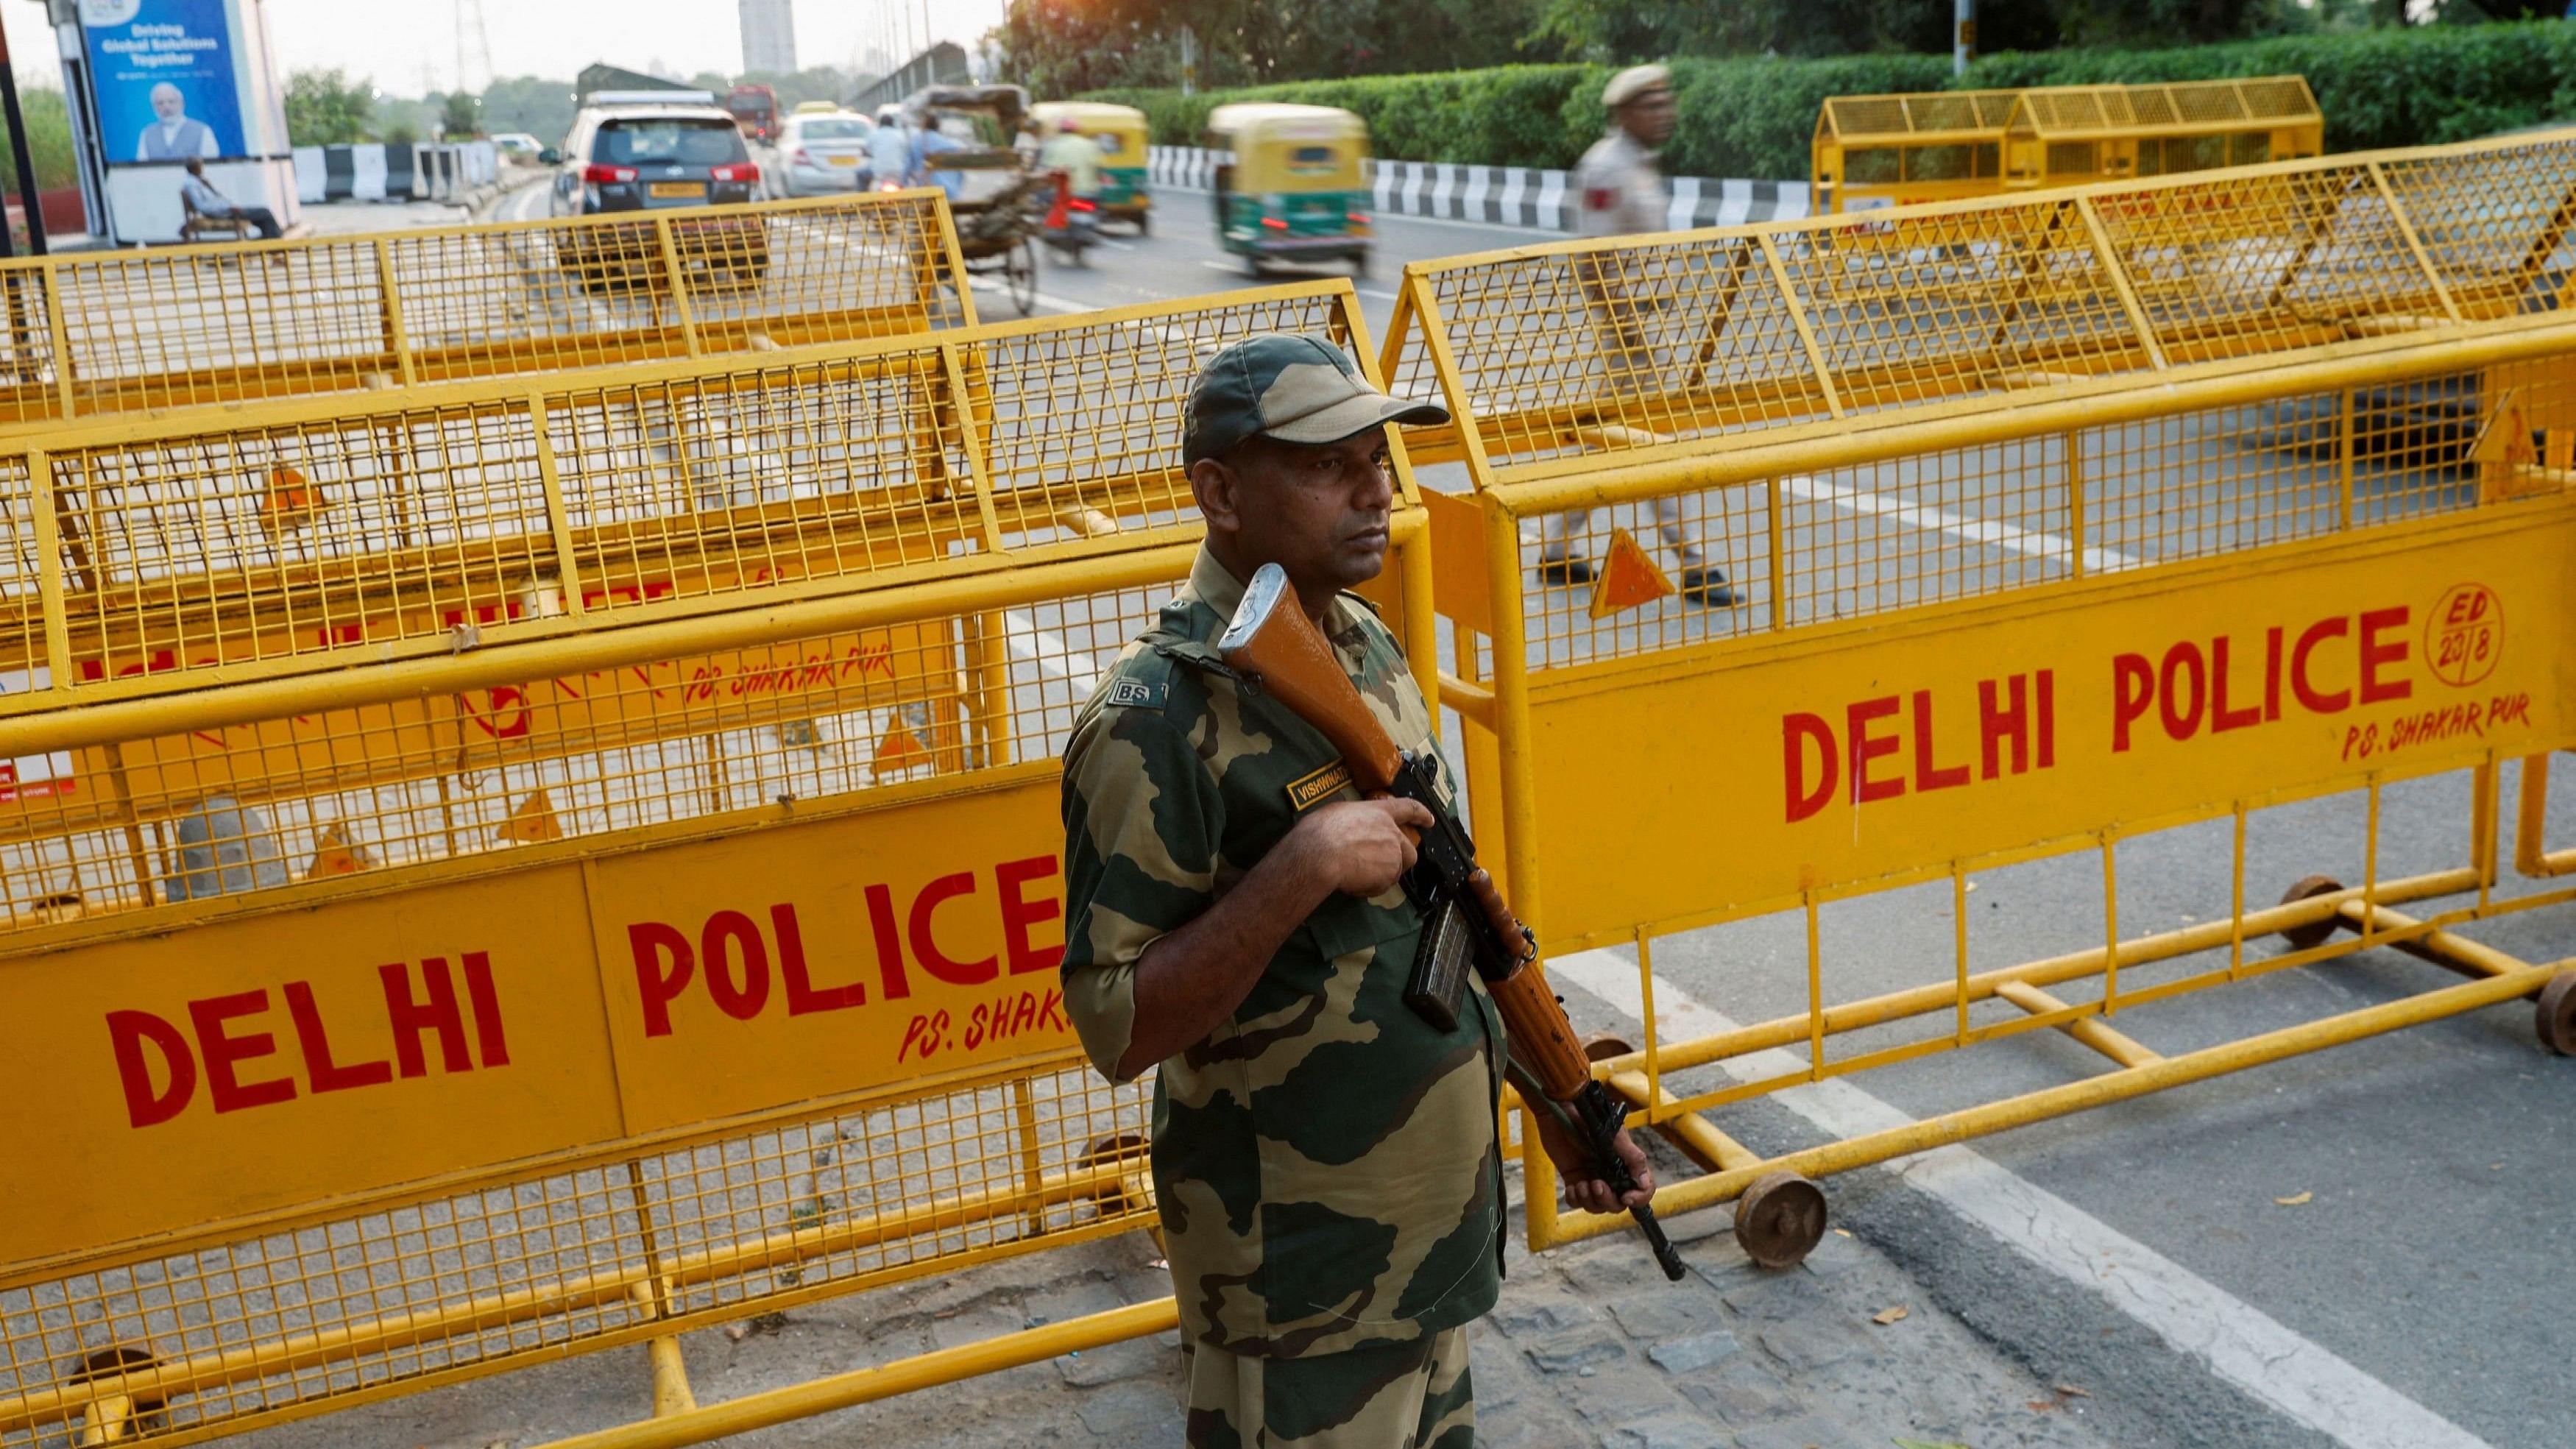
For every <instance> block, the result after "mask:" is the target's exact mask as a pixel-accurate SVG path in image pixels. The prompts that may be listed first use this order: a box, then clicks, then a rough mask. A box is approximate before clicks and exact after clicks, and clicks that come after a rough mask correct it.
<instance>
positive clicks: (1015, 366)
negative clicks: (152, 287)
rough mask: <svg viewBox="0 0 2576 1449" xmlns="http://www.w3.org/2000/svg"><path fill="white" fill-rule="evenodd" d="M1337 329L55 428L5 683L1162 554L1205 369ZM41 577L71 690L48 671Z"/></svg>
mask: <svg viewBox="0 0 2576 1449" xmlns="http://www.w3.org/2000/svg"><path fill="white" fill-rule="evenodd" d="M1338 306H1339V304H1338V303H1337V302H1336V301H1335V300H1334V299H1333V297H1332V296H1331V294H1330V293H1329V291H1327V290H1326V289H1324V288H1319V287H1311V286H1310V287H1307V288H1303V289H1297V290H1293V291H1289V292H1287V293H1286V294H1284V295H1283V294H1279V293H1273V294H1269V295H1266V296H1256V297H1253V298H1248V299H1246V300H1244V301H1240V302H1232V301H1229V302H1226V303H1222V304H1217V305H1207V306H1192V305H1187V304H1175V305H1174V306H1172V307H1170V308H1168V309H1160V310H1158V311H1155V312H1150V313H1146V314H1142V315H1139V316H1134V317H1129V318H1123V319H1119V320H1108V321H1102V320H1091V319H1084V320H1069V321H1065V322H1055V323H1049V324H1046V325H1044V326H1028V325H1025V324H1021V325H1014V326H1011V327H1001V328H993V329H989V330H986V331H983V332H975V333H965V332H961V333H958V334H956V335H955V336H954V337H949V338H943V339H940V340H922V341H918V342H915V341H910V340H907V339H903V338H885V339H879V340H877V341H874V342H871V343H866V344H861V345H858V346H856V347H854V348H853V350H852V352H851V354H850V355H849V356H848V357H846V358H841V359H834V360H829V361H809V362H799V363H793V364H780V365H777V366H771V367H750V366H745V365H744V363H743V362H742V360H740V359H735V360H733V361H731V362H721V361H715V362H701V363H676V364H674V363H664V364H655V365H651V366H646V367H636V368H625V369H616V370H610V371H605V372H600V373H593V374H575V375H572V376H569V377H565V378H561V379H557V380H553V381H552V382H551V383H550V385H548V386H547V387H545V388H543V389H542V390H539V389H534V388H532V389H531V390H530V391H529V392H527V393H524V394H519V395H515V396H502V397H493V396H490V394H489V392H488V390H477V389H472V388H454V389H413V390H405V391H404V392H402V393H401V394H399V395H398V396H399V400H398V401H396V402H394V403H391V404H385V405H379V406H377V407H373V408H367V409H356V408H352V409H349V410H347V411H346V412H335V413H334V414H332V415H326V416H322V417H319V418H313V419H312V420H310V421H302V420H295V421H279V422H276V423H272V424H267V425H258V424H253V423H247V422H245V420H243V419H242V418H239V417H229V416H228V417H224V418H221V419H215V418H211V417H207V416H205V415H189V416H183V417H182V418H179V419H174V420H171V421H169V422H167V423H164V424H163V425H161V426H158V427H153V428H145V429H136V428H133V427H116V428H106V429H83V428H74V429H65V430H62V431H59V432H58V433H56V434H54V435H51V436H49V438H48V439H47V447H46V449H45V450H44V457H45V459H46V468H47V487H48V491H49V496H50V500H51V502H50V512H51V516H52V517H53V518H54V520H55V523H56V531H57V533H58V547H57V548H56V550H55V551H54V553H52V554H51V555H46V554H44V553H42V552H41V551H38V550H36V549H35V538H34V535H33V532H32V528H33V522H34V520H33V519H32V516H29V515H27V510H28V509H29V508H30V507H31V506H32V505H30V504H28V503H26V502H24V501H23V500H24V499H25V498H26V491H27V485H26V484H25V482H24V481H23V479H24V477H25V476H26V475H25V469H26V466H27V460H28V458H29V457H30V456H32V454H30V453H25V452H21V453H18V454H16V455H14V456H13V455H11V454H9V453H6V452H0V489H11V488H14V490H15V491H14V493H9V494H5V495H0V497H5V498H15V499H18V500H22V501H20V502H17V503H15V504H13V505H11V508H12V511H11V513H10V514H9V515H8V517H9V520H10V522H11V523H13V524H15V525H19V533H18V536H19V537H20V540H21V541H20V542H19V545H18V547H17V548H16V549H15V550H13V551H12V552H11V553H10V554H9V555H8V556H7V557H5V558H0V571H5V573H0V671H10V670H15V671H17V672H18V673H19V674H22V675H28V676H30V677H32V675H33V672H34V671H37V670H44V671H47V673H46V674H45V676H44V677H45V678H46V680H47V681H49V682H54V681H59V682H60V683H61V684H62V685H63V686H64V688H65V689H66V690H68V691H70V692H74V693H78V692H82V691H89V692H93V693H95V694H97V695H102V696H103V695H125V694H132V693H137V692H147V693H158V692H165V691H167V690H170V689H176V688H185V687H190V686H192V685H194V684H196V683H200V682H203V681H204V680H206V679H210V678H216V677H237V676H227V675H226V672H227V671H234V670H238V669H239V668H241V667H244V666H257V667H258V668H259V669H261V670H262V671H264V672H269V673H274V672H277V671H279V670H287V669H293V670H302V669H323V668H333V667H337V666H338V665H340V664H343V663H346V662H348V661H350V660H352V659H364V660H377V659H381V658H385V657H388V655H389V654H406V653H407V654H413V655H417V654H421V653H426V652H436V651H439V650H442V649H446V648H449V647H466V646H488V645H494V644H501V643H507V642H510V641H512V640H514V639H523V638H528V637H534V636H536V635H538V634H542V633H559V632H562V631H564V630H566V629H569V628H576V627H590V626H594V625H596V624H598V623H600V622H602V621H604V620H609V619H614V620H618V621H623V620H625V619H627V618H646V617H653V616H656V615H657V614H667V613H669V612H671V611H673V610H676V609H684V608H689V607H692V606H703V605H704V604H705V603H706V602H707V601H709V600H721V599H733V598H755V597H775V596H780V595H784V594H791V593H802V592H811V591H812V590H814V589H816V588H818V587H830V586H832V585H833V584H834V583H835V581H860V580H866V579H869V578H871V577H883V576H888V575H890V574H892V573H893V572H894V571H896V570H904V569H912V570H920V569H937V568H941V567H947V568H957V567H963V566H966V565H969V564H972V563H973V562H974V560H973V559H972V558H971V557H969V556H971V555H978V554H987V555H989V554H994V553H1004V554H1020V553H1025V552H1029V551H1033V550H1039V549H1051V548H1058V547H1060V546H1063V545H1066V544H1067V543H1068V542H1071V541H1078V540H1081V539H1083V538H1086V537H1093V536H1100V535H1104V534H1106V533H1109V532H1113V531H1116V530H1118V529H1121V528H1130V529H1132V528H1135V527H1155V526H1161V525H1167V524H1170V523H1172V522H1174V521H1176V520H1177V519H1179V518H1180V517H1182V516H1183V515H1184V514H1185V513H1186V511H1187V510H1188V508H1189V506H1190V502H1189V488H1188V484H1187V481H1186V480H1185V478H1184V477H1183V475H1182V472H1181V469H1180V442H1181V439H1180V428H1181V417H1182V412H1183V403H1184V400H1185V398H1186V396H1187V392H1188V387H1189V382H1190V379H1191V377H1192V376H1193V375H1194V373H1195V372H1196V370H1197V368H1198V364H1199V360H1200V358H1201V357H1202V356H1204V355H1205V354H1206V353H1208V352H1211V351H1213V350H1214V349H1216V348H1217V347H1219V346H1222V345H1223V344H1224V343H1226V342H1228V341H1231V340H1234V339H1236V338H1239V337H1242V336H1246V335H1249V334H1251V333H1254V332H1262V331H1302V332H1318V333H1331V334H1337V335H1346V333H1347V323H1346V322H1345V321H1344V320H1343V319H1342V317H1341V315H1340V313H1339V311H1338ZM450 399H453V400H450ZM961 399H962V400H963V403H964V405H963V406H961V405H960V402H961ZM272 411H274V412H277V413H280V414H283V415H285V416H287V417H290V418H300V417H305V416H309V410H298V409H295V408H292V407H285V406H281V407H279V408H276V409H272ZM13 469H14V470H15V471H16V473H17V475H18V477H19V478H20V479H21V480H22V481H19V482H17V483H15V484H14V485H13V484H11V483H10V482H9V474H10V472H11V470H13ZM49 573H50V574H53V575H57V576H58V577H59V580H60V585H61V590H62V595H63V600H64V605H63V607H64V617H65V628H66V639H67V643H68V652H67V654H66V656H65V658H64V659H63V660H59V661H58V660H56V659H55V658H54V657H53V655H52V653H51V652H49V651H48V650H47V649H46V648H44V647H43V643H44V638H45V630H44V625H43V621H42V608H43V598H42V595H43V586H44V580H45V578H46V577H47V575H48V574H49ZM9 677H10V676H9V675H7V674H6V673H4V672H0V682H5V681H6V679H7V678H9ZM26 687H27V686H26V685H25V684H23V683H22V684H20V685H18V686H16V687H15V689H14V690H7V691H0V713H6V712H8V711H10V710H12V709H13V708H14V709H26V708H31V707H36V706H38V705H39V704H40V703H41V701H39V700H36V699H34V698H32V697H25V696H24V690H25V689H26ZM13 693H15V694H18V695H20V696H21V697H17V698H12V697H11V695H12V694H13ZM57 702H59V701H57Z"/></svg>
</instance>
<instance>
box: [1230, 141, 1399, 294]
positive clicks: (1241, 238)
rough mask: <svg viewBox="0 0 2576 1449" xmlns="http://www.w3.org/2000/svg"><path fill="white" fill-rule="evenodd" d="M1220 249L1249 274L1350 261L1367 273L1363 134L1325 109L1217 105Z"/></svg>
mask: <svg viewBox="0 0 2576 1449" xmlns="http://www.w3.org/2000/svg"><path fill="white" fill-rule="evenodd" d="M1207 134H1208V145H1209V146H1210V147H1211V148H1213V149H1215V150H1217V151H1221V152H1224V153H1225V154H1224V155H1222V156H1220V157H1219V158H1218V159H1217V167H1216V193H1215V194H1216V230H1217V242H1218V244H1219V245H1221V246H1223V247H1224V248H1225V249H1226V250H1227V251H1230V252H1233V253H1235V254H1236V255H1237V256H1240V257H1242V258H1243V263H1244V266H1245V268H1246V269H1248V270H1249V271H1250V272H1251V273H1252V275H1254V276H1256V277H1258V276H1262V275H1264V274H1265V273H1266V271H1267V269H1268V267H1269V264H1270V263H1271V262H1274V261H1306V260H1309V259H1311V258H1315V257H1347V258H1349V259H1350V263H1351V270H1352V271H1353V272H1355V273H1357V274H1358V275H1360V276H1366V275H1368V257H1369V213H1370V210H1371V208H1372V207H1373V206H1374V205H1375V204H1376V198H1375V197H1374V196H1373V195H1372V194H1371V192H1370V191H1369V183H1368V176H1367V161H1368V126H1367V124H1366V123H1365V122H1363V121H1361V120H1360V118H1359V117H1357V116H1354V115H1352V114H1351V113H1350V112H1348V111H1340V110H1335V109H1333V108H1332V107H1330V106H1290V105H1278V104H1268V103H1263V104H1245V105H1233V106H1219V107H1217V108H1216V110H1215V111H1213V112H1211V113H1210V114H1209V116H1208V128H1207Z"/></svg>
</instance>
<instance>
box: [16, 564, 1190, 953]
mask: <svg viewBox="0 0 2576 1449" xmlns="http://www.w3.org/2000/svg"><path fill="white" fill-rule="evenodd" d="M1174 582H1177V581H1174ZM1170 594H1171V585H1169V584H1165V585H1158V586H1156V587H1153V588H1142V589H1125V590H1118V591H1114V592H1110V593H1102V594H1085V595H1077V596H1071V597H1065V598H1056V599H1046V600H1041V601H1038V602H1034V603H1031V604H1027V605H1022V606H1018V607H1013V608H1007V609H995V610H990V611H985V612H979V613H975V614H970V615H966V616H962V617H955V618H932V619H927V620H923V621H921V622H918V623H910V624H898V625H894V626H891V627H887V628H879V629H866V630H857V631H852V632H848V633H841V634H829V635H822V636H816V637H807V638H784V639H780V640H778V641H776V642H774V643H769V644H763V645H758V646H754V647H750V648H743V649H733V650H726V651H722V652H719V653H714V654H708V655H702V656H699V657H695V658H683V659H668V660H660V661H654V662H649V663H642V664H637V665H632V666H628V667H623V668H617V669H608V670H600V671H596V672H592V673H587V674H580V675H574V676H571V677H566V678H550V679H528V680H524V681H521V682H519V683H517V684H511V685H498V686H494V687H492V688H488V689H478V690H471V691H468V692H465V693H462V694H453V695H444V696H436V697H431V698H427V699H421V700H406V701H398V702H395V703H390V704H374V705H364V706H358V707H350V708H339V709H330V710H324V711H320V712H317V713H312V714H300V715H295V716H291V717H285V718H275V719H266V720H260V721H255V722H253V723H250V724H245V725H235V726H229V727H226V728H223V729H218V730H206V731H199V732H196V733H191V734H184V735H173V736H166V737H162V738H154V739H132V740H124V741H119V742H117V743H115V744H111V745H104V746H100V747H97V748H90V749H80V750H73V751H66V752H62V753H61V754H58V755H52V756H38V757H33V758H31V759H25V760H20V761H18V762H17V765H18V767H19V770H20V778H19V779H18V780H17V781H15V782H13V783H12V784H11V785H10V786H9V787H8V788H6V789H5V790H0V893H5V900H0V906H5V908H6V909H7V911H8V913H9V921H10V925H11V926H12V927H13V928H16V929H26V928H30V927H35V926H42V925H51V924H56V923H59V922H63V921H67V920H72V919H83V918H85V919H89V920H92V921H93V922H95V923H99V924H113V923H114V919H115V918H121V917H123V916H125V915H127V913H130V912H134V911H148V910H152V909H156V908H161V907H167V906H169V905H172V904H174V903H176V902H180V901H188V900H206V899H209V898H212V897H215V896H240V895H244V894H250V893H256V892H259V891H264V890H271V889H277V888H280V887H285V886H288V885H292V884H296V883H298V882H310V881H316V880H323V881H327V880H330V879H332V878H334V877H337V876H344V875H358V874H361V873H372V872H376V871H380V870H398V869H401V868H402V867H405V866H412V865H420V864H425V863H428V862H433V861H442V860H452V859H457V858H460V857H468V856H476V855H488V854H492V853H495V852H503V851H509V850H513V849H519V848H524V847H530V846H548V845H553V844H554V843H556V842H563V841H573V842H592V841H602V840H608V839H613V838H614V837H616V836H617V835H618V834H619V833H620V832H632V831H635V830H637V829H640V828H644V827H648V826H657V825H668V824H671V823H673V822H690V821H707V822H710V823H713V822H714V821H716V820H717V819H718V818H719V817H725V816H729V815H738V814H739V813H740V812H745V811H773V812H774V811H775V810H777V809H779V808H782V807H783V806H784V804H785V803H786V802H789V801H793V802H795V805H796V807H797V808H798V809H799V810H800V811H805V812H809V813H810V812H811V811H813V810H816V809H825V810H828V809H830V808H832V807H833V806H834V805H835V804H846V803H850V802H853V801H856V800H859V799H863V798H865V797H866V795H867V794H868V793H869V792H871V791H874V790H877V789H880V788H882V787H885V786H889V785H897V784H905V783H920V782H925V781H931V780H942V779H955V780H957V781H959V782H960V783H971V782H972V781H973V780H974V779H975V777H976V776H977V775H979V774H980V773H982V772H987V771H991V770H994V769H998V768H1001V767H1004V766H1009V765H1013V764H1021V763H1026V762H1029V761H1039V760H1047V759H1052V758H1054V757H1055V756H1056V755H1057V754H1058V753H1060V752H1061V750H1062V749H1063V746H1064V742H1065V739H1066V736H1067V734H1068V732H1069V731H1070V730H1071V728H1072V724H1073V717H1074V714H1075V712H1076V711H1077V710H1078V709H1079V708H1080V707H1081V704H1082V702H1083V701H1084V700H1085V699H1087V698H1088V697H1089V696H1090V692H1091V688H1092V685H1093V683H1094V681H1095V680H1096V679H1097V678H1098V676H1099V673H1100V671H1101V670H1102V669H1103V668H1104V667H1106V665H1107V664H1108V663H1109V661H1110V660H1111V659H1113V658H1115V657H1116V655H1117V652H1118V650H1119V649H1120V648H1122V647H1123V646H1124V645H1125V644H1126V642H1127V641H1128V640H1129V639H1131V638H1133V637H1134V636H1135V635H1136V634H1138V633H1140V632H1142V631H1143V629H1144V628H1145V626H1146V624H1147V623H1149V622H1150V621H1151V619H1152V617H1153V613H1154V610H1155V609H1156V608H1157V607H1159V605H1160V604H1161V602H1162V601H1163V600H1164V599H1166V598H1168V597H1170Z"/></svg>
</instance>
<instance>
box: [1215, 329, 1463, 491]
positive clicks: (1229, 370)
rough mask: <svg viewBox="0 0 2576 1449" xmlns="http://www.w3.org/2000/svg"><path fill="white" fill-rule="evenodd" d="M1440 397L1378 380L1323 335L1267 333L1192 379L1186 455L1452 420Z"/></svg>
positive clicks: (1233, 348) (1334, 439) (1331, 439)
mask: <svg viewBox="0 0 2576 1449" xmlns="http://www.w3.org/2000/svg"><path fill="white" fill-rule="evenodd" d="M1447 421H1449V410H1448V409H1447V408H1444V407H1441V406H1440V405H1439V404H1437V403H1427V402H1406V401H1405V400H1403V399H1402V398H1394V397H1389V396H1387V395H1386V394H1385V393H1382V392H1379V391H1378V390H1377V389H1375V388H1373V387H1370V386H1369V385H1368V383H1367V381H1366V380H1365V379H1363V378H1362V377H1361V376H1360V373H1359V369H1358V368H1357V367H1355V366H1353V365H1352V363H1351V359H1350V357H1349V355H1348V354H1346V353H1344V352H1343V351H1342V349H1340V348H1338V347H1336V346H1334V345H1333V344H1332V343H1330V342H1327V341H1325V340H1324V339H1323V338H1321V337H1310V336H1306V335H1304V334H1302V333H1295V332H1266V333H1263V334H1262V335H1260V336H1258V337H1247V338H1245V339H1243V340H1242V341H1241V342H1236V343H1232V344H1230V345H1228V346H1227V347H1226V348H1225V349H1224V350H1223V351H1221V352H1219V353H1217V354H1216V355H1215V356H1214V357H1211V358H1209V359H1208V360H1207V362H1206V363H1205V364H1204V365H1203V366H1201V367H1200V368H1199V375H1198V378H1197V380H1196V381H1194V382H1192V383H1191V384H1190V402H1189V416H1188V419H1187V421H1186V422H1185V423H1184V424H1183V426H1182V431H1181V462H1182V464H1183V465H1184V466H1187V465H1189V464H1192V463H1196V462H1198V461H1199V460H1200V459H1201V458H1214V457H1217V456H1219V455H1220V454H1222V453H1224V452H1225V451H1226V450H1228V449H1230V448H1232V447H1233V446H1234V445H1235V444H1237V443H1240V442H1242V441H1243V440H1244V439H1246V438H1249V437H1252V436H1254V435H1256V434H1258V435H1260V436H1263V437H1270V438H1277V439H1278V440H1279V441H1281V442H1283V443H1338V442H1340V441H1342V440H1343V439H1344V438H1353V437H1357V436H1359V435H1360V434H1361V433H1364V432H1367V431H1368V430H1369V429H1371V428H1374V427H1379V426H1382V425H1384V424H1386V423H1445V422H1447Z"/></svg>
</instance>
